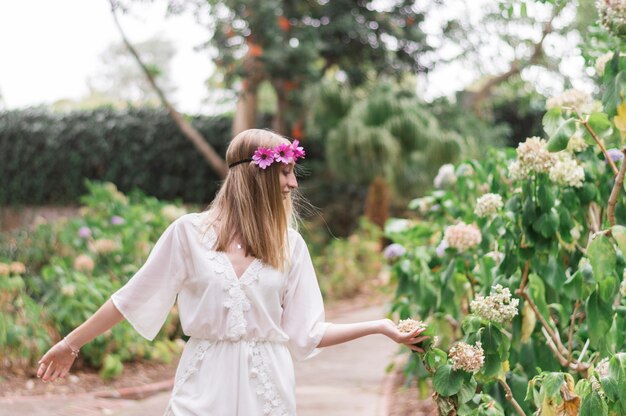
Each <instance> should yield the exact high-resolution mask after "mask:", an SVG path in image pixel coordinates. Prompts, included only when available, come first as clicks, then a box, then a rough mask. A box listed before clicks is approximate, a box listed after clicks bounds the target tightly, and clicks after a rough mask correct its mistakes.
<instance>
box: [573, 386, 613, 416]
mask: <svg viewBox="0 0 626 416" xmlns="http://www.w3.org/2000/svg"><path fill="white" fill-rule="evenodd" d="M608 414H609V408H608V406H607V405H606V403H605V402H604V400H602V398H601V397H600V395H599V394H598V392H596V391H592V392H591V394H590V395H588V396H586V397H585V398H583V401H582V403H581V405H580V413H579V416H608Z"/></svg>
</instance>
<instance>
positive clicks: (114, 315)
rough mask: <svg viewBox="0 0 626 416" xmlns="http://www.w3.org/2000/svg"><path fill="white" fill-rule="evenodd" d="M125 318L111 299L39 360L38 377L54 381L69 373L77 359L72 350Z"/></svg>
mask: <svg viewBox="0 0 626 416" xmlns="http://www.w3.org/2000/svg"><path fill="white" fill-rule="evenodd" d="M123 320H124V316H123V315H122V314H121V313H120V311H119V310H118V309H117V308H116V307H115V305H114V304H113V302H112V301H111V299H109V300H108V301H107V302H106V303H105V304H104V305H102V306H101V307H100V309H98V310H97V311H96V313H95V314H93V316H92V317H91V318H89V319H87V320H86V321H85V322H84V323H83V324H82V325H80V326H79V327H78V328H76V329H75V330H73V331H72V332H70V333H69V334H68V335H67V336H66V337H65V340H61V341H59V342H57V343H56V344H55V345H53V346H52V348H50V349H49V350H48V352H46V353H45V354H44V356H43V357H41V359H40V360H39V369H38V370H37V377H39V378H41V379H42V380H43V381H54V380H56V379H57V378H63V377H65V376H66V375H67V373H68V372H69V371H70V368H71V367H72V364H73V363H74V360H75V359H76V356H75V355H74V354H72V350H73V349H74V350H78V349H80V348H81V347H82V346H83V345H85V344H86V343H88V342H89V341H91V340H92V339H94V338H95V337H97V336H98V335H100V334H102V333H104V332H106V331H108V330H109V329H111V328H112V327H114V326H115V325H117V324H118V323H120V322H121V321H123Z"/></svg>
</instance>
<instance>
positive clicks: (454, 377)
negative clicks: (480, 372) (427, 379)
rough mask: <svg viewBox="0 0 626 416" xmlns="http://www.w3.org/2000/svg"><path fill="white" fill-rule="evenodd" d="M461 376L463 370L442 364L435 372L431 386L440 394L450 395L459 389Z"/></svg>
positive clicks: (462, 376)
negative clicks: (456, 369)
mask: <svg viewBox="0 0 626 416" xmlns="http://www.w3.org/2000/svg"><path fill="white" fill-rule="evenodd" d="M463 378H464V375H463V372H461V371H455V370H453V369H452V366H451V365H450V364H446V365H442V366H441V367H439V368H438V369H437V372H435V376H434V377H433V387H434V388H435V391H436V392H437V393H439V394H440V395H441V396H444V397H448V396H452V395H453V394H457V393H458V392H459V390H461V386H462V385H463Z"/></svg>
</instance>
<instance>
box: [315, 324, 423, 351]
mask: <svg viewBox="0 0 626 416" xmlns="http://www.w3.org/2000/svg"><path fill="white" fill-rule="evenodd" d="M425 330H426V328H416V329H415V330H414V331H413V332H409V333H403V332H400V331H399V330H398V328H397V327H396V324H394V323H393V321H392V320H390V319H379V320H376V321H366V322H358V323H354V324H330V325H329V326H328V328H327V329H326V332H325V333H324V336H323V337H322V340H321V341H320V343H319V345H318V347H320V348H323V347H330V346H331V345H337V344H342V343H344V342H348V341H352V340H353V339H357V338H361V337H364V336H366V335H372V334H381V335H385V336H387V337H389V338H390V339H392V340H393V341H395V342H397V343H398V344H405V345H406V346H407V347H409V348H410V349H412V350H414V351H418V352H424V350H422V349H421V348H419V347H417V346H415V345H413V344H418V343H420V342H422V341H424V340H425V339H427V338H428V337H420V336H419V335H420V334H421V333H422V332H424V331H425Z"/></svg>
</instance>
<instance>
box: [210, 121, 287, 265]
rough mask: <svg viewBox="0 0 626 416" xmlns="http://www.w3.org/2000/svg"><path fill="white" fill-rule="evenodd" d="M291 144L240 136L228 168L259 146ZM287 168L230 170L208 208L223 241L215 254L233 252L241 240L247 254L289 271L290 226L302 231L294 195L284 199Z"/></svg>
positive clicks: (264, 135)
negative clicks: (283, 170)
mask: <svg viewBox="0 0 626 416" xmlns="http://www.w3.org/2000/svg"><path fill="white" fill-rule="evenodd" d="M283 143H287V144H288V143H290V142H289V140H287V139H286V138H284V137H282V136H280V135H278V134H276V133H273V132H271V131H268V130H259V129H251V130H245V131H243V132H241V133H239V134H238V135H237V136H235V138H233V140H232V141H231V142H230V144H229V145H228V149H227V150H226V164H228V165H230V164H232V163H235V162H238V161H240V160H244V159H250V158H251V157H252V155H253V154H254V152H255V151H256V150H257V149H258V148H259V147H261V146H262V147H269V148H274V147H276V146H278V145H280V144H283ZM282 167H284V165H283V164H282V163H278V162H274V163H273V164H272V165H271V166H269V167H267V168H266V169H261V168H259V166H257V165H256V164H254V163H252V162H249V163H242V164H239V165H236V166H233V167H232V168H230V169H229V171H228V174H227V175H226V179H225V180H224V183H223V185H222V187H221V188H220V190H219V192H218V193H217V196H216V197H215V199H214V200H213V202H212V203H211V205H210V206H209V208H208V212H209V215H208V217H209V225H210V226H214V227H215V230H216V233H217V241H216V243H215V247H214V250H216V251H227V250H228V247H229V246H230V244H231V243H232V241H233V239H234V238H235V236H238V237H239V238H240V239H241V240H242V243H243V244H242V245H243V248H245V251H246V255H251V256H253V257H256V258H258V259H260V260H261V261H263V263H265V264H267V265H270V266H272V267H274V268H276V269H278V270H281V271H283V270H284V267H285V263H286V262H287V261H289V250H288V237H287V231H288V228H289V227H295V226H296V213H295V210H294V209H293V204H292V200H291V193H290V194H289V196H288V197H287V198H285V199H283V194H282V189H280V179H279V175H280V174H281V168H282Z"/></svg>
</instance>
